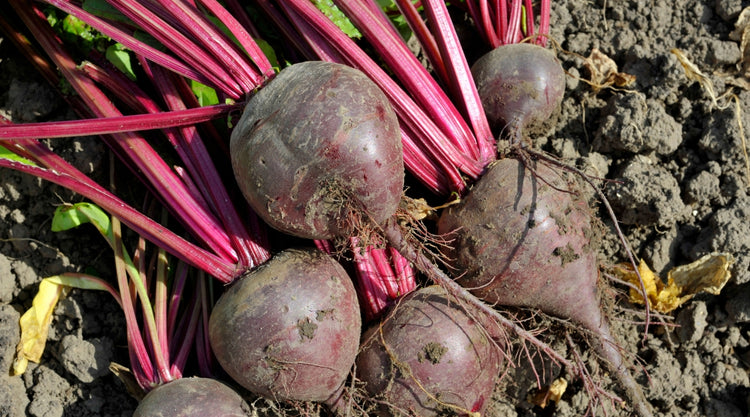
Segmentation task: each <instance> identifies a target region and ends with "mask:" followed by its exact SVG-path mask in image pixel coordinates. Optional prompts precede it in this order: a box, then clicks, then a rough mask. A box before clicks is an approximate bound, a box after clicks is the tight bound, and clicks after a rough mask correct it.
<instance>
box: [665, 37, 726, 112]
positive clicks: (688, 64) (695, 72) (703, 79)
mask: <svg viewBox="0 0 750 417" xmlns="http://www.w3.org/2000/svg"><path fill="white" fill-rule="evenodd" d="M670 52H672V53H673V54H674V55H675V56H676V57H677V60H678V61H680V64H681V65H682V68H684V69H685V75H686V76H687V77H688V79H689V80H692V81H697V82H698V83H700V85H701V87H703V89H704V90H706V92H707V93H708V95H709V97H711V101H712V102H713V105H714V106H716V107H719V102H718V98H717V96H716V90H715V89H714V83H713V82H712V81H711V79H710V78H708V76H707V75H706V74H704V73H703V72H702V71H701V70H700V69H699V68H698V66H697V65H695V64H693V62H692V61H690V60H689V59H688V57H687V56H685V54H684V53H683V52H682V51H681V50H679V49H677V48H674V49H672V50H671V51H670Z"/></svg>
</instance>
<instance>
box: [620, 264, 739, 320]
mask: <svg viewBox="0 0 750 417" xmlns="http://www.w3.org/2000/svg"><path fill="white" fill-rule="evenodd" d="M733 262H734V259H733V258H732V255H730V254H726V253H712V254H709V255H706V256H704V257H702V258H700V259H698V260H697V261H695V262H693V263H690V264H688V265H681V266H678V267H676V268H673V269H672V270H670V271H669V272H668V273H667V283H666V284H665V283H664V281H662V279H661V278H659V277H658V276H657V275H656V274H655V273H654V272H653V271H652V270H651V268H649V267H648V265H647V264H646V263H645V262H644V261H643V260H641V263H640V265H638V272H639V273H640V275H641V279H643V285H644V287H645V289H646V295H647V296H648V301H649V305H650V306H651V308H652V309H653V310H656V311H658V312H660V313H669V312H671V311H674V310H675V309H676V308H677V307H679V306H681V305H682V304H683V303H685V302H686V301H688V300H690V299H691V298H693V297H694V296H695V295H696V294H698V293H700V292H707V293H710V294H714V295H716V294H719V293H720V292H721V289H722V288H724V285H725V284H726V283H727V281H729V278H730V277H731V273H730V272H729V267H730V266H731V265H732V263H733ZM615 273H616V274H617V275H619V276H620V277H621V278H622V279H624V280H625V281H628V282H630V283H631V284H633V285H635V286H636V287H637V288H638V289H633V288H631V289H630V302H632V303H636V304H644V301H643V295H642V294H641V291H640V284H639V282H638V276H637V275H636V273H635V271H634V270H633V267H632V265H630V264H623V265H620V266H619V267H618V268H616V270H615Z"/></svg>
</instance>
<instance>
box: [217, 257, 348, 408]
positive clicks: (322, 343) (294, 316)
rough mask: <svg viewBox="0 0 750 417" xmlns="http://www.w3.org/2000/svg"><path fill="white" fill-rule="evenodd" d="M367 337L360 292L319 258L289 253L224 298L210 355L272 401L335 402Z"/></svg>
mask: <svg viewBox="0 0 750 417" xmlns="http://www.w3.org/2000/svg"><path fill="white" fill-rule="evenodd" d="M361 331H362V323H361V319H360V312H359V304H358V302H357V295H356V293H355V291H354V285H353V284H352V281H351V279H350V278H349V276H348V275H347V274H346V271H344V268H343V267H342V266H341V265H340V264H339V263H338V262H336V261H335V260H334V259H333V258H331V257H330V256H328V255H326V254H324V253H323V252H320V251H318V250H312V249H311V250H296V249H289V250H285V251H284V252H281V253H279V254H276V255H275V256H274V257H273V258H271V260H270V261H268V262H267V263H265V264H263V265H261V266H260V267H258V268H257V269H255V270H254V271H252V272H251V273H249V274H247V275H245V276H244V277H242V278H241V279H239V280H238V281H237V282H235V283H233V284H232V286H231V287H229V288H228V289H227V291H226V292H225V293H224V294H223V295H222V296H221V297H220V298H219V300H218V302H217V303H216V306H215V307H214V310H213V312H212V313H211V319H210V322H209V337H210V341H211V347H212V348H213V350H214V353H215V354H216V357H217V359H218V361H219V363H220V364H221V366H222V368H224V370H225V371H226V372H227V373H228V374H229V375H230V376H231V377H232V379H234V380H235V381H236V382H237V383H239V384H240V385H242V386H243V387H245V388H247V389H248V390H250V391H252V392H254V393H257V394H260V395H263V396H265V397H267V398H273V399H278V400H299V401H326V400H331V401H335V400H336V398H332V397H335V396H336V395H338V394H339V390H340V389H341V388H342V384H343V383H344V380H345V379H346V377H347V376H348V374H349V371H350V369H351V367H352V365H353V364H354V358H355V356H356V354H357V349H358V347H359V337H360V333H361Z"/></svg>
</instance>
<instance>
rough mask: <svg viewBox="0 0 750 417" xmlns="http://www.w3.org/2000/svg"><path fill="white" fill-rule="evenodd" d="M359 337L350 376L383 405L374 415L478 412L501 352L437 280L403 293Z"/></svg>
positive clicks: (497, 368) (495, 374)
mask: <svg viewBox="0 0 750 417" xmlns="http://www.w3.org/2000/svg"><path fill="white" fill-rule="evenodd" d="M362 340H363V346H362V351H361V352H360V354H359V355H358V356H357V377H358V378H359V379H360V380H362V381H363V382H364V383H365V389H366V390H367V392H368V393H369V394H370V395H371V396H373V397H374V398H375V399H377V400H378V401H379V402H381V404H385V405H382V406H381V407H380V411H379V415H383V416H389V415H402V414H406V412H407V411H408V413H410V414H408V415H416V416H421V417H431V416H437V415H465V414H468V413H467V412H477V413H480V415H483V413H482V412H483V411H484V408H485V407H486V406H487V405H488V404H489V402H490V399H491V396H492V391H493V389H494V387H495V382H496V378H497V377H498V376H499V374H500V367H501V364H502V359H501V355H500V352H499V349H498V346H497V345H496V344H495V343H494V342H493V341H491V340H490V339H489V338H488V337H487V335H486V333H485V332H484V330H483V329H482V328H481V326H480V325H479V324H478V323H477V322H475V321H474V320H473V319H472V318H470V317H469V316H468V315H467V314H466V312H465V311H464V310H463V308H462V307H460V306H459V305H458V304H456V303H454V302H453V301H452V300H451V298H450V297H449V296H447V295H446V293H445V291H444V290H443V289H442V288H441V287H438V286H432V287H427V288H422V289H419V290H416V291H414V292H411V293H409V294H408V295H406V296H404V297H403V299H401V300H399V302H398V304H396V305H395V306H394V307H393V311H392V312H391V313H390V314H389V315H388V316H387V317H386V318H385V319H384V321H383V323H381V324H379V325H376V326H375V327H373V328H371V329H369V330H368V331H367V332H366V333H365V335H364V336H363V339H362Z"/></svg>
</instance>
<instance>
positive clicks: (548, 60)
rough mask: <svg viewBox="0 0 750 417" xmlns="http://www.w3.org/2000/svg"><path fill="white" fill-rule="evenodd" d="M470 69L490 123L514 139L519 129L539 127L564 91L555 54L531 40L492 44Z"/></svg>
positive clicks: (557, 105)
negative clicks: (500, 44) (496, 45)
mask: <svg viewBox="0 0 750 417" xmlns="http://www.w3.org/2000/svg"><path fill="white" fill-rule="evenodd" d="M471 73H472V75H473V77H474V81H475V82H476V85H477V91H478V92H479V97H480V99H481V101H482V107H484V111H485V113H486V115H487V120H489V122H490V125H491V126H492V127H493V128H494V129H495V130H497V131H500V130H503V129H505V130H507V132H508V133H509V135H510V136H511V137H513V138H516V139H517V140H520V139H521V138H520V135H521V134H522V132H521V131H522V129H536V128H539V129H543V128H544V126H545V124H544V122H545V121H547V119H549V118H550V116H552V115H553V114H554V113H555V111H557V109H558V108H559V107H560V103H562V99H563V94H564V93H565V72H564V71H563V69H562V67H561V66H560V63H559V62H558V60H557V58H556V57H555V55H554V54H553V53H552V52H551V51H549V50H547V49H544V48H542V47H540V46H537V45H533V44H528V43H518V44H507V45H503V46H500V47H498V48H495V49H493V50H492V51H490V52H488V53H487V54H485V55H484V56H482V57H481V58H479V60H477V62H475V63H474V65H472V67H471ZM540 126H541V127H540Z"/></svg>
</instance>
